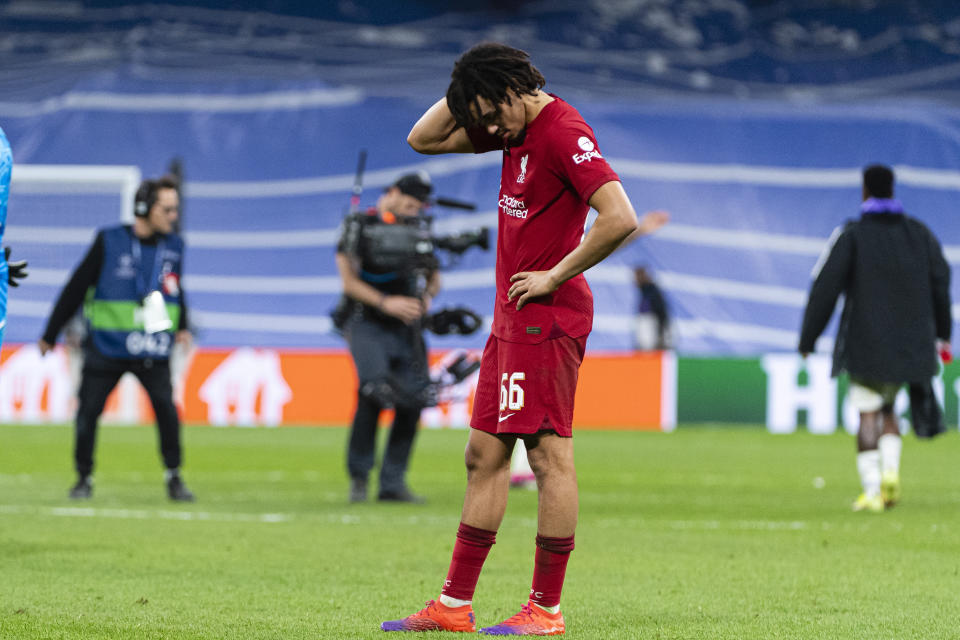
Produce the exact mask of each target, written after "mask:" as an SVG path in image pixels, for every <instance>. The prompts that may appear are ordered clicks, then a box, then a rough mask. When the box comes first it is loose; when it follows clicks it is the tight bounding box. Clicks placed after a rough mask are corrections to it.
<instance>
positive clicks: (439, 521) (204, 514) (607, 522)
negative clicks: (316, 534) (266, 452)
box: [0, 504, 950, 533]
mask: <svg viewBox="0 0 960 640" xmlns="http://www.w3.org/2000/svg"><path fill="white" fill-rule="evenodd" d="M345 508H346V507H345ZM351 509H352V507H351ZM0 514H2V515H37V516H48V517H57V518H107V519H116V520H179V521H182V522H251V523H262V524H277V523H284V522H295V521H299V522H326V523H329V524H340V525H360V524H384V525H396V524H397V523H404V524H408V525H421V524H426V525H431V526H445V527H450V526H454V525H455V524H456V522H457V521H458V518H457V517H455V516H423V515H410V516H406V517H404V516H398V515H397V514H396V512H395V511H393V510H389V511H383V512H377V513H369V512H364V511H363V507H360V510H359V511H356V512H353V513H345V512H336V513H326V514H309V513H275V512H273V513H232V512H216V511H173V510H169V509H157V510H152V509H119V508H111V507H34V506H28V505H11V504H8V505H0ZM514 523H515V524H516V525H519V526H528V527H535V526H536V519H535V518H519V519H516V520H514ZM860 524H863V523H860ZM626 525H630V526H634V527H636V526H639V527H640V528H641V529H646V530H651V531H656V530H663V529H665V528H666V529H673V530H677V531H760V532H763V531H767V532H774V531H827V530H831V529H841V530H846V529H850V528H851V527H853V528H856V527H858V526H859V525H858V524H857V523H855V522H837V523H830V522H808V521H806V520H731V521H723V520H650V521H647V520H643V519H622V518H600V519H598V520H597V521H595V522H593V523H590V524H587V525H584V526H585V527H587V528H590V527H594V528H610V527H624V526H626ZM891 526H893V527H894V528H895V529H897V530H900V529H902V527H903V525H902V524H901V523H891ZM860 528H862V527H860ZM949 529H950V527H948V526H947V525H943V524H931V525H930V532H931V533H948V532H949Z"/></svg>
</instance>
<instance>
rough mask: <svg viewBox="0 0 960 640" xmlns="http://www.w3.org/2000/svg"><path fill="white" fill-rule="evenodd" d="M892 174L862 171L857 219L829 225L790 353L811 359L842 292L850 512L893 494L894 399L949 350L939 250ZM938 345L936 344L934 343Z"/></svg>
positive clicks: (836, 361)
mask: <svg viewBox="0 0 960 640" xmlns="http://www.w3.org/2000/svg"><path fill="white" fill-rule="evenodd" d="M893 182H894V176H893V171H892V170H891V169H890V168H889V167H885V166H882V165H872V166H869V167H867V168H866V169H864V171H863V203H862V204H861V206H860V212H861V215H860V218H859V219H856V220H851V221H848V222H847V223H846V224H845V225H844V226H843V227H842V228H839V227H838V228H837V229H836V230H835V231H834V233H833V235H832V236H831V243H830V244H829V246H828V247H827V249H826V251H825V252H824V254H823V255H822V256H821V257H820V260H819V261H818V262H817V265H816V267H814V272H813V275H814V281H813V285H812V287H811V288H810V296H809V299H808V301H807V308H806V311H805V312H804V316H803V327H802V329H801V332H800V345H799V350H800V353H802V354H803V355H804V356H806V355H807V354H809V353H811V352H812V351H813V348H814V343H815V342H816V340H817V338H818V337H819V335H820V334H821V332H822V331H823V329H824V327H825V326H826V324H827V322H828V321H829V319H830V316H831V315H832V314H833V309H834V306H835V305H836V302H837V298H838V297H839V295H840V294H841V293H843V294H844V295H845V302H844V306H843V313H842V315H841V317H840V327H839V329H838V330H837V337H836V341H835V344H834V351H833V375H835V376H836V375H838V374H839V373H840V372H844V371H845V372H847V373H848V374H849V375H850V389H849V396H850V399H851V401H852V403H853V405H854V406H855V407H856V408H857V410H858V411H859V412H860V428H859V430H858V435H857V450H858V454H857V469H858V471H859V473H860V480H861V483H862V485H863V493H862V494H861V495H860V497H859V498H857V500H856V502H854V504H853V509H854V510H855V511H872V512H879V511H883V510H884V508H885V507H886V506H891V505H892V504H894V503H895V502H896V501H897V500H898V499H899V497H900V471H899V467H900V450H901V442H900V431H899V429H898V424H897V419H896V416H895V415H894V413H893V401H894V398H895V397H896V394H897V392H898V391H899V389H900V387H901V386H902V385H903V384H904V383H913V384H916V383H924V382H926V381H929V379H930V378H931V377H932V376H934V375H936V373H937V370H938V367H939V364H938V361H937V358H938V355H937V354H938V347H939V348H942V349H944V350H946V349H948V348H949V342H950V332H951V329H952V319H951V316H950V267H949V266H948V265H947V261H946V259H945V258H944V256H943V250H942V249H941V247H940V243H939V242H938V240H937V238H936V237H935V236H934V235H933V233H932V232H931V231H930V230H929V229H928V228H927V227H926V226H925V225H924V224H923V223H922V222H920V221H919V220H916V219H914V218H912V217H910V216H907V215H906V214H904V212H903V206H902V205H901V204H900V202H899V201H897V200H895V199H893ZM938 341H939V344H938Z"/></svg>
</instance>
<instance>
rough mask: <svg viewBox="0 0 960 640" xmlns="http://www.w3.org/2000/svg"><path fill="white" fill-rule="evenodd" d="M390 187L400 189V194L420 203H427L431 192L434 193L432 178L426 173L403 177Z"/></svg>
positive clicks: (419, 172)
mask: <svg viewBox="0 0 960 640" xmlns="http://www.w3.org/2000/svg"><path fill="white" fill-rule="evenodd" d="M390 186H392V187H396V188H397V189H400V193H405V194H407V195H408V196H412V197H414V198H416V199H417V200H419V201H420V202H427V201H428V200H429V199H430V192H431V191H433V183H431V182H430V176H429V175H428V174H427V172H426V171H417V172H415V173H408V174H405V175H402V176H400V177H399V178H397V181H396V182H394V183H393V184H392V185H390Z"/></svg>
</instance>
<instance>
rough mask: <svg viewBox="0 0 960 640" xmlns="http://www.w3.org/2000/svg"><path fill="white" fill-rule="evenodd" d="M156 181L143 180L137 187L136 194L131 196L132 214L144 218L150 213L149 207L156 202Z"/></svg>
mask: <svg viewBox="0 0 960 640" xmlns="http://www.w3.org/2000/svg"><path fill="white" fill-rule="evenodd" d="M157 191H159V189H157V181H156V180H144V181H143V182H141V183H140V186H139V187H138V188H137V194H136V195H135V196H134V197H133V215H135V216H137V217H139V218H145V217H147V215H148V214H149V213H150V209H152V208H153V205H154V204H156V202H157Z"/></svg>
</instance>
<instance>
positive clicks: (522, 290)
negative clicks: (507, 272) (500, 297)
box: [507, 271, 560, 311]
mask: <svg viewBox="0 0 960 640" xmlns="http://www.w3.org/2000/svg"><path fill="white" fill-rule="evenodd" d="M510 282H512V283H513V284H512V285H511V286H510V290H509V291H507V299H508V300H513V299H514V298H517V311H519V310H520V309H523V307H524V306H525V305H526V304H527V303H528V302H530V300H531V299H533V298H538V297H540V296H546V295H550V294H551V293H553V292H554V291H556V290H557V289H558V288H559V287H560V283H559V282H555V281H554V279H553V277H552V276H551V275H550V272H549V271H521V272H519V273H515V274H513V275H512V276H511V277H510Z"/></svg>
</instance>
